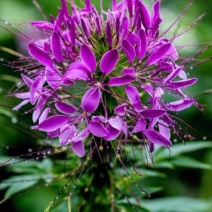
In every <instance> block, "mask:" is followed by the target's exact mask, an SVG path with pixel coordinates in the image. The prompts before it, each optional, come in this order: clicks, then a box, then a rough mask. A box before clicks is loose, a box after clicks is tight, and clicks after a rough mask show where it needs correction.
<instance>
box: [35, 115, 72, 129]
mask: <svg viewBox="0 0 212 212" xmlns="http://www.w3.org/2000/svg"><path fill="white" fill-rule="evenodd" d="M68 121H69V117H68V116H63V115H56V116H51V117H49V118H47V119H45V120H44V121H43V122H41V123H40V124H39V125H38V129H39V130H42V131H45V132H53V131H55V130H57V129H58V128H60V127H62V126H63V125H64V124H66V123H67V122H68Z"/></svg>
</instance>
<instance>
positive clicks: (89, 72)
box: [14, 0, 197, 157]
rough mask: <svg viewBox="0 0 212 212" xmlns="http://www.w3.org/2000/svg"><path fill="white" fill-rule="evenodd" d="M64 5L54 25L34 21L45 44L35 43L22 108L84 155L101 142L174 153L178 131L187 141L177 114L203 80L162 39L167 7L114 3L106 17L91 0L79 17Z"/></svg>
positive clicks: (21, 93)
mask: <svg viewBox="0 0 212 212" xmlns="http://www.w3.org/2000/svg"><path fill="white" fill-rule="evenodd" d="M61 5H62V7H61V8H60V9H59V12H58V16H57V17H56V18H54V17H51V21H49V22H48V21H33V22H31V25H32V27H34V28H35V29H36V30H37V31H38V32H39V33H40V38H39V39H36V40H35V39H34V40H33V39H32V40H31V41H30V42H29V44H28V52H29V55H30V57H31V63H30V65H31V66H30V68H29V69H23V70H24V71H23V74H22V80H23V83H22V86H21V88H23V89H20V90H19V91H18V92H17V93H16V94H15V96H16V97H17V98H20V99H23V101H22V102H21V103H20V104H19V105H17V106H16V107H14V110H18V109H19V108H21V107H22V106H23V105H25V104H31V105H32V106H33V109H32V111H33V114H32V119H33V122H34V123H35V126H32V128H33V129H34V130H39V131H44V132H46V133H47V136H48V138H58V139H59V142H60V144H61V145H67V144H71V145H72V148H73V151H74V152H75V153H76V154H77V155H78V156H80V157H83V156H84V155H85V148H84V144H85V142H87V141H89V140H90V141H92V140H93V139H97V140H98V139H99V140H101V141H104V142H114V140H116V141H121V142H122V141H123V144H127V141H128V140H132V139H135V138H136V140H137V141H140V142H141V143H142V144H144V145H147V146H148V147H149V149H150V151H153V150H154V145H159V146H164V147H166V148H169V147H170V146H171V145H172V142H171V133H172V132H173V133H176V134H178V135H179V136H180V135H181V133H180V132H179V128H178V126H177V124H176V122H175V120H174V119H173V115H172V114H173V113H174V112H178V111H182V110H185V109H187V108H188V107H190V106H192V105H193V104H195V100H194V99H193V98H190V97H187V95H186V94H184V89H185V88H187V87H189V86H191V85H193V84H194V83H195V82H196V81H197V79H196V78H187V75H186V71H185V67H184V66H183V65H182V64H178V50H177V49H176V47H175V46H174V44H173V42H172V41H173V39H168V38H166V37H163V36H160V33H159V26H160V24H161V22H162V19H161V17H160V1H156V2H155V3H154V4H153V6H152V8H151V9H150V10H149V9H148V8H147V6H146V5H145V4H144V3H143V2H142V1H141V0H122V1H120V2H119V3H118V2H117V1H116V0H113V1H112V7H111V9H109V10H108V11H105V12H104V13H103V12H102V13H100V14H99V13H98V12H97V9H96V8H95V6H94V5H93V4H92V2H91V1H90V0H86V1H85V7H84V8H78V7H77V5H75V4H74V3H72V5H71V11H69V9H68V5H67V4H66V2H65V0H61ZM26 90H27V91H26ZM170 94H171V96H172V97H173V96H174V98H172V99H173V100H172V101H168V100H167V99H168V98H167V97H166V96H167V95H170ZM169 99H170V98H169Z"/></svg>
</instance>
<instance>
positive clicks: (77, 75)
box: [63, 69, 89, 81]
mask: <svg viewBox="0 0 212 212" xmlns="http://www.w3.org/2000/svg"><path fill="white" fill-rule="evenodd" d="M63 77H64V78H65V79H66V80H67V79H69V80H73V81H75V80H83V81H87V80H88V79H89V77H88V74H87V72H86V71H84V70H81V69H71V70H68V71H67V72H66V73H65V74H64V75H63Z"/></svg>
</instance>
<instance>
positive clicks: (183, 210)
mask: <svg viewBox="0 0 212 212" xmlns="http://www.w3.org/2000/svg"><path fill="white" fill-rule="evenodd" d="M142 205H143V206H144V207H145V208H148V209H149V210H150V211H151V212H208V211H210V209H209V207H210V206H209V205H210V204H209V202H207V201H204V200H200V199H195V198H188V197H168V198H158V199H157V200H142Z"/></svg>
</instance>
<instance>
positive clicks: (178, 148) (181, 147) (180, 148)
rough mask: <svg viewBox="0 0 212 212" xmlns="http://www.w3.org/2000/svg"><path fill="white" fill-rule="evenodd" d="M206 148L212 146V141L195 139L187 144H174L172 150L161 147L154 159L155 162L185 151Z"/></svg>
mask: <svg viewBox="0 0 212 212" xmlns="http://www.w3.org/2000/svg"><path fill="white" fill-rule="evenodd" d="M204 148H212V141H193V142H187V143H185V144H184V143H181V144H174V145H173V146H172V147H171V150H170V151H171V152H170V151H169V150H167V149H164V148H161V150H160V151H157V152H156V153H155V154H154V160H155V162H157V161H161V160H166V159H170V158H174V157H176V156H178V155H181V154H183V153H187V152H193V151H197V150H200V149H204Z"/></svg>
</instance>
